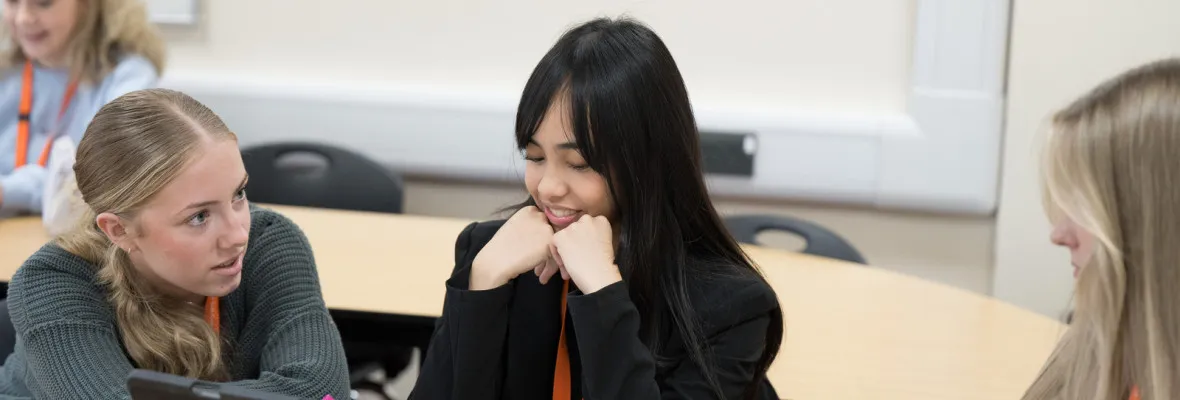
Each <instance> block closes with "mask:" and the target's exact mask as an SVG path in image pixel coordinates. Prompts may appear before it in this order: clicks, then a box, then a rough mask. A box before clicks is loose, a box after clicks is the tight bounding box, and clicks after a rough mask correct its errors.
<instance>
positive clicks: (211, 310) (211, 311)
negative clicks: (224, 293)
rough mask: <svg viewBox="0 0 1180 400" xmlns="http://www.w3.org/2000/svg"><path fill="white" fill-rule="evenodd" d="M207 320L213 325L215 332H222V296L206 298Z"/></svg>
mask: <svg viewBox="0 0 1180 400" xmlns="http://www.w3.org/2000/svg"><path fill="white" fill-rule="evenodd" d="M205 322H208V323H209V326H211V327H213V332H216V333H218V334H220V333H221V298H220V297H212V296H210V297H206V298H205Z"/></svg>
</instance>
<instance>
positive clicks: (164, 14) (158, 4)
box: [145, 0, 199, 25]
mask: <svg viewBox="0 0 1180 400" xmlns="http://www.w3.org/2000/svg"><path fill="white" fill-rule="evenodd" d="M145 3H146V5H147V11H148V19H150V20H151V21H152V22H155V23H157V24H167V25H194V24H196V23H197V5H198V3H199V1H198V0H146V1H145Z"/></svg>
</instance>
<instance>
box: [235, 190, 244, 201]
mask: <svg viewBox="0 0 1180 400" xmlns="http://www.w3.org/2000/svg"><path fill="white" fill-rule="evenodd" d="M245 198H246V189H245V188H242V190H239V191H238V193H237V194H235V195H234V201H241V200H243V199H245Z"/></svg>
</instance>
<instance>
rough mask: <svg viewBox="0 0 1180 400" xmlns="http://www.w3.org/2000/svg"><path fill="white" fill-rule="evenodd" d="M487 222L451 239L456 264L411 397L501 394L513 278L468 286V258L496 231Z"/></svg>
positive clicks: (477, 224) (489, 397)
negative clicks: (483, 286)
mask: <svg viewBox="0 0 1180 400" xmlns="http://www.w3.org/2000/svg"><path fill="white" fill-rule="evenodd" d="M488 228H489V227H486V226H481V224H480V223H473V224H471V225H468V226H467V227H466V228H465V229H463V232H462V233H460V234H459V237H458V239H457V240H456V243H455V269H454V271H453V272H452V273H451V277H450V279H448V280H447V282H446V298H445V300H444V303H443V312H442V317H440V318H439V320H438V321H437V323H436V324H435V329H434V336H433V337H432V338H431V341H430V349H429V350H427V352H426V356H425V357H424V358H423V362H422V370H421V372H420V373H419V375H418V382H417V383H415V385H414V391H413V393H411V394H410V399H430V400H433V399H464V400H466V399H498V398H500V393H501V386H502V383H503V376H504V370H503V369H504V362H503V359H504V358H503V353H504V348H505V340H506V338H507V336H508V308H509V305H510V303H511V301H512V297H513V287H514V283H513V282H509V283H508V284H505V285H503V286H500V287H498V288H494V289H490V290H474V291H473V290H468V288H469V287H470V284H469V281H470V276H471V263H472V260H473V259H474V258H475V255H476V254H478V253H479V250H480V249H482V248H483V245H484V244H486V243H487V242H488V241H489V240H491V237H492V235H493V234H494V233H495V232H494V229H493V230H491V232H489V229H488Z"/></svg>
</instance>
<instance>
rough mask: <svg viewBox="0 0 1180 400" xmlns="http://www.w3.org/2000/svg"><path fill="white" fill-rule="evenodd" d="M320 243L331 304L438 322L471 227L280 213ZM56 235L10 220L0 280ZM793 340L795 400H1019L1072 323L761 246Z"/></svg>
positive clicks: (788, 367) (786, 383) (786, 384)
mask: <svg viewBox="0 0 1180 400" xmlns="http://www.w3.org/2000/svg"><path fill="white" fill-rule="evenodd" d="M274 208H275V209H277V210H279V211H280V212H282V213H284V214H285V215H287V216H289V217H290V218H291V219H293V220H295V221H296V223H298V224H299V226H300V227H301V228H302V229H303V231H304V232H305V233H306V234H307V236H308V239H309V240H310V241H311V243H312V247H313V249H314V251H315V256H316V263H317V265H318V268H319V272H320V279H321V282H322V285H323V291H324V299H325V301H326V302H327V303H328V306H329V307H332V308H333V309H342V310H354V311H366V312H375V313H388V314H399V315H409V316H418V317H433V316H437V315H438V313H439V312H440V311H441V308H442V307H441V304H442V300H443V294H444V289H443V282H444V281H445V280H446V278H447V277H448V276H449V274H450V271H451V268H452V265H453V263H454V260H453V255H454V243H455V238H456V236H457V235H458V233H459V232H460V231H461V230H462V229H463V227H464V226H466V225H467V223H469V222H470V221H466V220H458V219H443V218H432V217H416V216H408V215H396V216H394V215H385V214H370V213H358V212H341V211H331V210H315V209H303V208H294V207H274ZM45 240H46V237H45V236H44V233H43V230H42V229H41V225H40V222H39V221H38V220H36V219H33V218H20V219H13V220H5V221H0V276H11V274H12V273H13V272H14V271H15V270H16V268H17V267H18V266H19V264H20V263H21V262H22V261H23V260H24V259H25V258H26V257H27V256H28V255H29V254H31V253H33V252H34V251H36V249H37V248H38V247H40V246H41V245H42V244H43V243H44V242H45ZM747 250H748V251H749V253H750V255H751V257H752V258H753V259H754V260H756V262H757V263H758V264H759V265H760V266H761V268H762V269H763V272H764V273H765V274H766V276H767V278H768V279H769V280H770V282H771V284H772V285H773V286H774V287H775V290H776V291H777V292H778V295H779V298H780V301H781V302H782V304H783V307H784V315H785V321H786V334H785V339H784V343H783V348H782V351H781V352H780V353H779V356H778V361H776V363H775V365H774V366H773V367H772V368H771V371H770V377H771V381H772V382H774V384H775V387H776V388H777V389H778V391H779V394H780V395H781V396H783V397H785V398H789V399H793V400H813V399H814V400H820V399H823V400H862V399H874V400H876V399H882V400H892V399H897V400H903V399H904V400H927V399H928V400H936V399H937V400H946V399H965V400H976V399H979V400H983V399H1018V398H1020V395H1021V394H1022V393H1023V391H1024V389H1025V388H1026V387H1027V386H1028V384H1029V382H1031V381H1032V379H1033V378H1034V377H1035V376H1036V374H1037V372H1038V370H1039V369H1040V366H1041V364H1042V363H1043V362H1044V360H1045V359H1046V357H1048V355H1049V353H1050V352H1051V350H1052V348H1053V344H1054V343H1056V340H1057V339H1058V337H1059V336H1060V334H1061V333H1063V332H1064V330H1065V328H1064V327H1063V326H1062V325H1061V324H1059V323H1057V322H1055V321H1053V320H1051V319H1048V318H1045V317H1042V316H1040V315H1038V314H1035V313H1032V312H1029V311H1026V310H1023V309H1020V308H1017V307H1015V306H1012V305H1009V304H1006V303H1003V302H1000V301H997V300H994V299H991V298H988V297H985V296H980V295H977V294H974V293H970V292H967V291H963V290H960V289H957V288H953V287H949V286H945V285H941V284H936V283H932V282H927V281H924V280H921V279H917V278H913V277H909V276H904V275H901V274H897V273H893V272H889V271H885V270H882V269H877V268H871V267H865V266H861V265H854V264H848V263H843V262H839V261H834V260H829V259H823V258H818V257H811V256H806V255H801V254H795V253H789V252H784V251H778V250H773V249H767V248H760V247H755V246H749V247H747Z"/></svg>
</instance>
